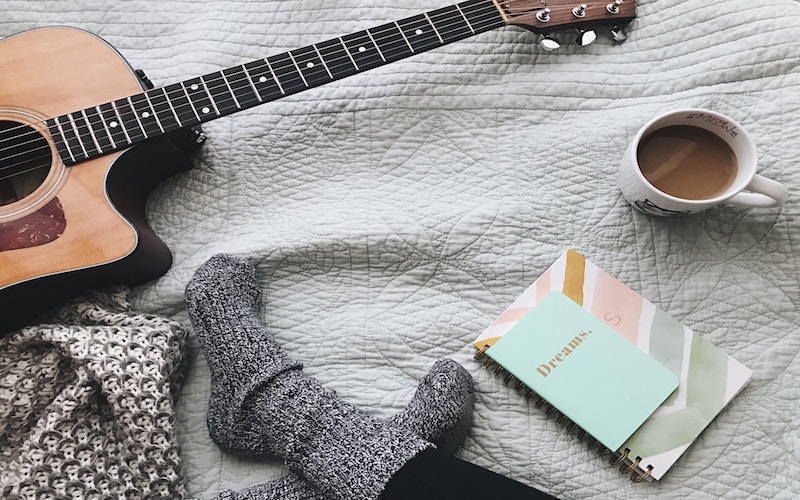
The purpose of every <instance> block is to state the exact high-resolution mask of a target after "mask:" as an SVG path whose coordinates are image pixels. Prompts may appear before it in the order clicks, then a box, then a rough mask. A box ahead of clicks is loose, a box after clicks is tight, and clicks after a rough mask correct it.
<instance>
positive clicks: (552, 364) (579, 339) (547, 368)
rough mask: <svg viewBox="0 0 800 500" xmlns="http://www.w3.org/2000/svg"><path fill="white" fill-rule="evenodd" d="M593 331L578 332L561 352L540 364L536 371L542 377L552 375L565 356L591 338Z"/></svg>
mask: <svg viewBox="0 0 800 500" xmlns="http://www.w3.org/2000/svg"><path fill="white" fill-rule="evenodd" d="M591 333H592V331H591V330H582V331H581V332H580V333H578V335H576V336H575V337H574V338H573V339H572V340H570V341H569V343H568V344H567V345H566V346H564V347H563V348H562V349H561V352H559V353H557V354H556V355H555V356H554V357H553V359H551V360H550V361H548V362H547V363H545V364H542V365H539V367H538V368H536V371H537V372H539V374H540V375H541V376H542V377H547V376H548V375H550V373H551V372H552V371H553V370H555V369H556V367H557V366H558V363H562V362H564V361H565V358H566V357H567V356H569V355H570V354H571V353H572V351H574V350H575V349H577V348H578V346H579V345H581V344H582V343H583V341H584V339H586V338H589V335H591Z"/></svg>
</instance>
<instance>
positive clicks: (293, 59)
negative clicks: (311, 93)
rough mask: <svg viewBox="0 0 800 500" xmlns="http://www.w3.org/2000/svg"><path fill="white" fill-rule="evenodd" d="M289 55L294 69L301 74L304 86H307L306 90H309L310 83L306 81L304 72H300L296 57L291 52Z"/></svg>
mask: <svg viewBox="0 0 800 500" xmlns="http://www.w3.org/2000/svg"><path fill="white" fill-rule="evenodd" d="M287 54H288V55H289V58H290V59H291V60H292V64H294V67H295V68H296V69H297V73H299V74H300V79H301V80H303V85H305V86H306V88H308V81H307V80H306V77H305V76H304V75H303V72H302V71H300V66H298V65H297V61H296V60H295V58H294V56H293V55H292V52H291V51H289V52H287Z"/></svg>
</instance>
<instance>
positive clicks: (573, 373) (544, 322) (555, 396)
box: [486, 292, 678, 451]
mask: <svg viewBox="0 0 800 500" xmlns="http://www.w3.org/2000/svg"><path fill="white" fill-rule="evenodd" d="M486 354H487V355H488V356H489V357H491V358H492V360H494V361H495V362H496V363H497V364H499V365H500V366H502V367H503V368H504V369H505V370H506V371H508V372H509V373H511V374H512V375H514V376H515V377H516V378H517V379H519V380H520V381H521V382H523V383H525V385H527V386H528V387H529V388H530V389H531V390H532V391H534V392H535V393H536V394H538V395H539V396H541V397H542V398H543V399H544V400H545V401H547V402H548V403H549V404H550V405H551V406H553V407H555V408H556V409H558V411H560V412H561V413H563V414H564V415H565V416H566V417H567V418H568V419H570V420H571V421H573V422H574V423H575V424H577V425H578V426H580V427H581V428H582V429H583V430H585V431H586V432H588V433H589V434H590V435H591V436H592V437H594V438H595V439H597V440H598V441H599V442H600V443H602V444H603V446H605V447H606V448H608V449H609V450H612V451H617V450H618V449H619V448H620V447H621V446H622V444H623V443H624V442H625V440H627V439H628V438H629V437H630V436H631V434H633V433H634V431H636V429H637V428H638V427H639V426H640V425H642V423H643V422H644V421H645V420H646V419H647V417H649V416H650V415H651V414H652V413H653V412H654V411H655V410H656V408H658V406H659V405H661V403H663V402H664V400H665V399H666V398H667V397H668V396H669V395H670V394H671V393H672V391H674V390H675V389H676V388H677V387H678V377H677V376H675V374H673V373H672V372H671V371H669V370H668V369H666V368H664V366H663V365H661V364H660V363H658V362H657V361H655V360H654V359H652V358H651V357H649V356H648V355H647V354H645V353H644V352H642V351H641V350H639V349H638V348H637V347H636V346H634V345H633V344H631V343H630V342H628V341H627V340H625V339H624V338H623V337H622V336H620V335H619V334H617V333H616V332H615V331H614V330H612V329H611V328H609V327H608V326H606V325H605V324H604V323H603V322H602V321H600V320H599V319H597V318H596V317H595V316H593V315H592V314H591V313H589V312H588V311H586V309H584V308H582V307H581V306H579V305H578V304H576V303H575V302H574V301H573V300H572V299H570V298H568V297H567V296H566V295H564V294H563V293H561V292H551V293H550V294H548V295H547V296H546V297H545V298H544V299H542V301H541V302H539V304H537V305H536V307H534V308H533V309H532V310H531V311H530V312H528V313H527V314H526V315H525V316H524V317H523V318H522V319H521V320H520V321H519V322H518V323H517V324H516V325H515V326H514V327H513V328H512V329H511V330H509V331H508V333H506V334H505V335H504V336H503V337H502V338H501V339H500V340H498V341H497V342H496V343H495V344H494V345H493V346H492V347H490V348H489V349H487V351H486Z"/></svg>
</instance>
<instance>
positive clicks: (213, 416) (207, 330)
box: [186, 255, 472, 498]
mask: <svg viewBox="0 0 800 500" xmlns="http://www.w3.org/2000/svg"><path fill="white" fill-rule="evenodd" d="M259 290H260V287H259V284H258V280H257V279H256V276H255V270H254V269H253V268H252V267H251V266H249V264H247V263H246V262H245V261H243V260H240V259H236V258H233V257H229V256H224V255H220V256H216V257H213V258H212V259H210V260H209V261H208V262H207V263H206V264H205V265H203V266H202V267H201V268H200V269H198V271H197V272H196V273H195V276H194V277H193V278H192V280H191V282H190V283H189V285H188V287H187V290H186V299H187V306H188V309H189V313H190V317H191V319H192V323H193V324H194V326H195V330H196V331H197V334H198V336H199V338H200V342H201V345H202V346H203V349H204V351H205V352H206V357H207V359H208V363H209V367H210V368H211V374H212V391H211V398H210V400H209V417H208V424H209V432H210V434H211V436H212V439H214V441H215V442H217V444H219V445H220V446H221V447H222V448H223V449H227V450H231V451H243V450H246V451H252V452H255V453H257V454H261V453H263V452H265V451H271V452H274V453H276V454H278V455H280V456H282V457H284V459H285V460H286V463H287V465H288V467H289V468H290V470H293V471H296V472H297V473H299V474H301V475H302V476H303V477H304V478H305V479H307V480H308V481H309V482H310V483H311V485H312V486H313V487H314V489H315V490H316V491H319V492H320V493H322V494H323V495H325V496H332V497H339V498H377V497H378V495H379V494H380V493H381V491H382V490H383V487H384V486H385V484H386V483H387V482H388V481H389V479H390V478H391V477H392V476H393V475H394V473H395V472H396V471H397V470H399V469H400V468H401V467H402V466H403V465H404V464H405V463H406V462H407V461H408V460H410V459H411V458H412V457H413V456H415V455H416V454H417V453H419V452H420V451H422V450H424V449H426V448H428V447H431V446H433V445H432V444H431V443H430V442H429V441H427V440H425V439H423V438H421V437H419V436H418V435H417V434H416V433H415V432H414V431H412V430H410V429H414V428H415V427H416V428H418V429H419V430H420V433H428V434H431V438H432V439H434V440H436V439H439V440H443V442H444V445H445V447H447V446H451V444H450V443H449V442H448V439H447V438H450V437H451V436H455V435H458V434H459V433H461V434H462V437H454V438H452V439H451V440H452V443H457V442H459V440H461V441H463V435H466V429H467V428H468V426H469V423H470V422H471V420H470V416H471V411H468V412H466V413H468V414H469V415H466V416H464V413H465V412H464V411H463V408H465V407H468V408H469V409H470V410H471V405H472V400H471V398H472V393H471V379H469V376H468V374H466V372H465V371H464V372H463V373H459V374H457V375H455V376H454V377H453V376H452V375H447V370H442V371H441V373H434V374H429V375H430V376H431V377H432V378H436V379H437V381H436V382H435V383H431V380H428V382H426V383H423V384H421V385H420V388H419V389H418V395H419V397H417V395H415V398H414V399H413V400H412V404H411V405H410V406H409V408H408V410H407V411H406V412H404V413H403V414H401V415H398V416H397V417H395V419H393V420H394V422H392V421H389V422H387V421H384V420H381V419H379V418H376V417H373V416H371V415H368V414H366V413H365V412H363V411H361V410H359V409H357V408H355V407H353V406H352V405H350V404H348V403H346V402H344V401H342V400H340V399H338V398H337V397H336V394H335V393H334V392H333V391H330V390H327V389H325V388H323V387H322V386H321V385H320V384H319V383H318V382H317V381H316V380H314V379H310V378H308V377H306V376H305V375H304V374H303V373H302V366H301V365H299V364H298V363H296V362H293V361H292V360H291V359H290V358H289V357H288V356H286V354H285V353H284V352H283V351H282V350H281V349H280V347H279V346H278V345H277V344H276V343H275V341H274V339H272V338H271V337H270V336H269V335H268V334H267V333H266V331H265V329H264V328H263V325H261V323H260V320H259V316H258V305H259V297H260V295H259ZM448 363H453V362H452V361H444V362H443V366H444V365H447V364H448ZM450 370H451V371H452V367H450ZM461 370H463V368H462V369H461ZM465 375H466V377H465ZM448 377H452V378H451V379H449V380H448ZM442 381H444V382H446V383H444V384H442V383H441V382H442ZM453 382H456V385H458V384H462V385H464V387H465V388H466V390H465V391H464V392H465V393H466V394H467V397H466V398H462V401H461V402H460V403H453V404H452V405H450V406H449V407H447V408H446V410H445V411H442V412H440V413H438V414H435V415H427V413H426V409H429V408H431V406H432V405H430V404H427V403H423V401H429V400H430V398H435V397H437V396H439V395H441V394H439V392H441V391H440V387H444V386H447V384H452V383H453ZM459 406H461V407H462V410H458V407H459ZM436 422H438V423H436ZM264 430H266V431H267V432H264ZM415 430H417V429H415ZM454 430H457V431H455V432H454ZM253 439H255V440H259V441H260V442H258V443H256V444H253V441H252V440H253ZM288 481H290V482H292V481H293V480H292V479H291V478H290V479H289V480H288ZM292 484H293V483H292Z"/></svg>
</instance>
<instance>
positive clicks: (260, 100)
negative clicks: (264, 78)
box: [242, 65, 264, 102]
mask: <svg viewBox="0 0 800 500" xmlns="http://www.w3.org/2000/svg"><path fill="white" fill-rule="evenodd" d="M242 70H244V74H245V75H246V76H247V81H248V82H249V83H250V87H252V88H253V92H254V93H255V96H256V98H257V99H258V102H264V99H263V98H262V97H261V93H260V92H259V91H258V88H256V82H255V81H254V80H253V77H252V76H251V75H250V72H249V71H247V65H242Z"/></svg>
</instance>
